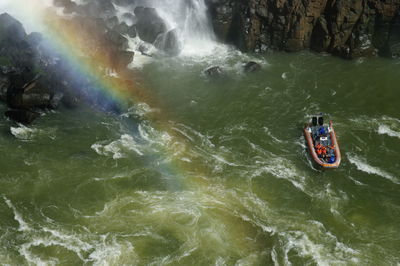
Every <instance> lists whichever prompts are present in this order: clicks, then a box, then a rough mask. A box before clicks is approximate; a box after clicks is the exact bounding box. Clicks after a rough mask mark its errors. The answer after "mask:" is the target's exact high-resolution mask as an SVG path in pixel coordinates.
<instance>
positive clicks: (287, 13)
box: [206, 0, 400, 58]
mask: <svg viewBox="0 0 400 266" xmlns="http://www.w3.org/2000/svg"><path fill="white" fill-rule="evenodd" d="M206 3H207V5H208V7H209V10H210V15H211V18H212V23H213V26H214V30H215V33H216V35H217V37H218V38H219V39H220V40H222V41H224V42H227V43H231V44H233V45H235V46H236V47H238V48H239V49H241V50H244V51H262V50H265V49H263V47H264V48H265V47H268V48H271V49H277V50H286V51H299V50H302V49H307V48H312V49H313V50H315V51H318V52H329V53H332V54H336V55H339V56H342V57H345V58H355V57H359V56H373V55H374V54H375V53H376V50H378V53H379V54H380V55H384V56H396V55H397V54H398V50H399V48H398V47H399V46H400V14H399V12H400V0H387V1H381V0H366V1H357V0H353V1H349V0H334V1H330V0H292V1H286V0H279V1H275V0H248V1H236V0H206Z"/></svg>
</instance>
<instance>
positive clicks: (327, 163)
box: [304, 116, 342, 169]
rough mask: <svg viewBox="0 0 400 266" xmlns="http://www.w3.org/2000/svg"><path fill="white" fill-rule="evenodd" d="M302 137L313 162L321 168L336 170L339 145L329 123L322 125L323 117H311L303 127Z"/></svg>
mask: <svg viewBox="0 0 400 266" xmlns="http://www.w3.org/2000/svg"><path fill="white" fill-rule="evenodd" d="M304 137H305V139H306V142H307V146H308V150H309V152H310V155H311V157H312V158H313V160H314V161H315V162H316V163H317V164H318V165H320V166H321V167H323V168H328V169H329V168H338V167H339V165H340V161H341V159H342V158H341V154H340V150H339V144H338V142H337V139H336V134H335V130H334V129H333V126H332V121H330V123H329V126H328V125H325V124H324V117H323V116H313V117H312V119H311V122H310V123H308V124H306V125H305V127H304Z"/></svg>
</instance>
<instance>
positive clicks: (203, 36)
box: [153, 0, 218, 56]
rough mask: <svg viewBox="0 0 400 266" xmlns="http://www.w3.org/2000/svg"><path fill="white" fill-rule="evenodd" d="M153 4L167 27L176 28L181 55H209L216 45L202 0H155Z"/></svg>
mask: <svg viewBox="0 0 400 266" xmlns="http://www.w3.org/2000/svg"><path fill="white" fill-rule="evenodd" d="M153 5H154V7H155V8H156V9H157V12H158V13H159V15H160V16H161V17H162V18H163V19H164V20H165V22H166V23H167V25H168V27H170V28H177V29H178V34H179V35H178V37H179V40H180V41H181V45H182V52H181V55H183V56H192V55H194V56H196V55H200V56H202V55H209V54H210V53H212V52H213V50H214V49H215V48H216V47H217V45H218V44H217V42H216V41H215V36H214V32H213V29H212V26H211V23H210V20H209V17H208V14H207V6H206V4H205V3H204V0H156V1H154V2H153Z"/></svg>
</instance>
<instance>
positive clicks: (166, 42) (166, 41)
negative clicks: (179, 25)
mask: <svg viewBox="0 0 400 266" xmlns="http://www.w3.org/2000/svg"><path fill="white" fill-rule="evenodd" d="M154 46H155V47H157V48H158V49H160V50H162V51H164V52H165V53H166V54H167V55H170V56H176V55H178V54H179V53H180V52H181V45H180V42H179V39H178V31H177V29H173V30H170V31H168V32H167V33H164V34H160V35H159V36H158V37H157V40H156V41H155V42H154Z"/></svg>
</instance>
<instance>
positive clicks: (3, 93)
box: [0, 73, 10, 102]
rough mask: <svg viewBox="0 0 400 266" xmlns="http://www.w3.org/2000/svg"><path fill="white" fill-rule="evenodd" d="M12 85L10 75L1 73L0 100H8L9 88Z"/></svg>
mask: <svg viewBox="0 0 400 266" xmlns="http://www.w3.org/2000/svg"><path fill="white" fill-rule="evenodd" d="M9 86H10V81H9V79H8V77H7V76H6V75H4V74H1V73H0V100H1V101H4V102H5V101H7V90H8V88H9Z"/></svg>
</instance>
